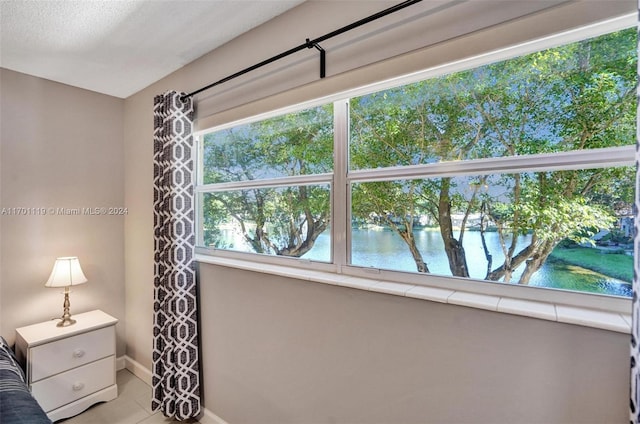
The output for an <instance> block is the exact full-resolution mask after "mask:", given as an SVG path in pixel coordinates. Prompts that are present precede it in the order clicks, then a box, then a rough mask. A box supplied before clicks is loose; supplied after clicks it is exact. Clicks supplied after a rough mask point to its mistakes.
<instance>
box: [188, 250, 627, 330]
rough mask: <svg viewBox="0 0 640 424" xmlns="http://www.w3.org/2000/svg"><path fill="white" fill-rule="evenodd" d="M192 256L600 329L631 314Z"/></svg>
mask: <svg viewBox="0 0 640 424" xmlns="http://www.w3.org/2000/svg"><path fill="white" fill-rule="evenodd" d="M195 259H196V261H197V262H200V263H207V264H212V265H220V266H226V267H230V268H237V269H243V270H247V271H254V272H261V273H267V274H273V275H279V276H282V277H289V278H296V279H299V280H306V281H312V282H316V283H323V284H330V285H334V286H341V287H349V288H353V289H359V290H367V291H372V292H378V293H385V294H390V295H396V296H404V297H410V298H414V299H422V300H427V301H431V302H439V303H448V304H452V305H458V306H466V307H470V308H477V309H485V310H488V311H493V312H500V313H505V314H512V315H520V316H525V317H529V318H537V319H543V320H547V321H555V322H560V323H565V324H574V325H580V326H584V327H592V328H599V329H602V330H609V331H615V332H618V333H625V334H630V333H631V314H623V313H617V312H607V311H601V310H597V309H592V308H586V307H578V306H569V305H564V304H560V303H551V302H540V301H532V300H524V299H517V298H513V297H502V296H497V295H487V294H478V293H471V292H466V291H459V290H453V289H444V288H437V287H428V286H423V285H414V284H405V283H397V282H389V281H380V280H375V279H370V278H362V277H354V276H349V275H345V274H335V273H332V272H324V271H315V270H308V269H299V268H292V267H286V266H282V265H273V264H265V263H259V262H252V261H247V260H241V259H231V258H223V257H216V256H209V255H203V254H196V255H195Z"/></svg>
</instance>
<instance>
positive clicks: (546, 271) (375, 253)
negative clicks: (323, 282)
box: [225, 229, 632, 297]
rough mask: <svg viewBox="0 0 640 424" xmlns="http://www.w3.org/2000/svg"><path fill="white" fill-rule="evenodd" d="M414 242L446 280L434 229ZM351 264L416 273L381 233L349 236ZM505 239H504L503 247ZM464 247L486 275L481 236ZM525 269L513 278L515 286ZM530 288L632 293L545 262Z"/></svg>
mask: <svg viewBox="0 0 640 424" xmlns="http://www.w3.org/2000/svg"><path fill="white" fill-rule="evenodd" d="M225 236H226V237H225V238H226V239H227V240H229V241H232V243H233V244H234V247H233V248H234V249H235V250H242V251H250V249H248V246H246V245H244V242H243V241H242V238H241V237H238V236H237V235H235V236H234V235H233V233H232V232H231V231H228V232H226V234H225ZM415 236H416V244H417V246H418V249H419V250H420V252H421V253H422V255H423V258H424V260H425V262H426V263H427V265H428V267H429V270H430V271H431V273H432V274H437V275H445V276H450V275H451V271H450V270H449V263H448V261H447V256H446V254H445V251H444V244H443V242H442V237H441V236H440V233H439V232H438V231H437V230H435V231H433V230H424V231H416V233H415ZM529 241H530V236H521V237H519V238H518V241H517V245H516V252H517V251H519V250H520V249H521V248H523V247H525V246H526V245H527V244H528V242H529ZM330 242H331V240H330V237H329V235H328V232H325V233H323V234H321V235H320V237H319V238H318V240H317V241H316V244H315V246H314V247H313V249H312V250H311V251H310V252H308V253H307V254H306V255H304V256H303V258H305V259H312V260H318V261H323V262H329V261H330ZM486 242H487V246H488V248H489V250H490V252H491V253H492V255H493V267H494V268H495V267H497V266H499V265H500V264H501V263H502V262H503V261H504V255H503V253H502V248H501V246H500V241H499V237H498V234H497V233H486ZM351 243H352V249H351V250H352V252H353V254H352V263H353V264H354V265H358V266H365V267H374V268H382V269H388V270H396V271H412V272H416V264H415V262H414V260H413V258H412V257H411V254H410V252H409V249H408V247H407V245H406V244H405V243H404V241H402V239H401V238H400V236H399V235H397V234H396V233H395V232H393V231H391V230H384V229H355V230H353V232H352V235H351ZM508 243H510V240H507V245H508ZM463 245H464V248H465V252H466V257H467V266H468V268H469V274H470V276H471V278H476V279H483V278H484V276H485V275H486V272H487V259H486V257H485V254H484V250H483V248H482V241H481V236H480V233H479V232H477V231H469V232H467V233H465V235H464V239H463ZM523 269H524V267H523V266H522V267H520V268H519V269H518V270H517V271H516V272H515V273H514V275H513V278H512V281H514V282H517V281H518V279H519V278H520V275H521V274H522V271H523ZM529 285H530V286H537V287H548V288H556V289H564V290H575V291H586V292H592V293H601V294H609V295H616V296H627V297H630V296H631V295H632V291H631V284H629V283H627V282H624V281H621V280H617V279H615V278H611V277H608V276H606V275H603V274H600V273H598V272H595V271H591V270H588V269H585V268H581V267H578V266H575V265H569V264H565V263H562V262H552V261H547V262H546V263H545V264H544V265H543V266H542V268H541V269H540V270H538V272H536V273H535V274H534V275H533V276H532V277H531V280H530V282H529Z"/></svg>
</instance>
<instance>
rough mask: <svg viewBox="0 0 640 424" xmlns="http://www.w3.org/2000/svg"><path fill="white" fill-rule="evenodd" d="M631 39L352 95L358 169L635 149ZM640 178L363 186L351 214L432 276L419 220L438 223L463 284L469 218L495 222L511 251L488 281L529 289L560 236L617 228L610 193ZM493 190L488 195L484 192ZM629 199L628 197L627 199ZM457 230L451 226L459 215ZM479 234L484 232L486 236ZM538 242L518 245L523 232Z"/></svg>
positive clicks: (580, 237) (622, 36) (627, 33)
mask: <svg viewBox="0 0 640 424" xmlns="http://www.w3.org/2000/svg"><path fill="white" fill-rule="evenodd" d="M636 62H637V57H636V34H635V31H634V29H629V30H624V31H619V32H617V33H613V34H608V35H604V36H601V37H597V38H594V39H590V40H585V41H582V42H579V43H574V44H570V45H566V46H562V47H558V48H553V49H548V50H545V51H541V52H538V53H534V54H530V55H526V56H521V57H518V58H515V59H511V60H506V61H503V62H498V63H494V64H490V65H486V66H482V67H480V68H476V69H473V70H468V71H464V72H458V73H455V74H451V75H446V76H442V77H439V78H434V79H430V80H427V81H423V82H419V83H416V84H411V85H408V86H404V87H400V88H396V89H391V90H387V91H385V92H380V93H375V94H372V95H368V96H364V97H360V98H357V99H352V101H351V111H352V115H351V117H352V127H353V129H352V134H351V148H350V158H351V162H350V166H351V167H352V168H354V169H363V168H377V167H389V166H407V165H416V164H427V163H433V162H436V161H442V162H451V161H456V160H472V159H477V158H486V157H500V156H514V155H528V154H536V153H551V152H560V151H572V150H579V149H591V148H600V147H611V146H621V145H630V144H633V143H634V142H635V86H636ZM632 172H633V170H631V169H628V168H624V169H591V170H574V171H563V172H554V173H549V172H538V173H531V174H527V173H525V174H514V175H502V176H479V177H478V178H477V179H476V180H477V181H475V183H473V184H472V181H471V179H472V178H469V181H468V182H467V184H466V185H467V186H468V187H463V185H465V184H462V183H461V182H460V181H459V180H454V179H452V178H449V177H446V178H432V179H427V180H409V181H392V182H383V183H363V184H358V185H355V186H354V188H353V203H354V206H353V214H354V216H355V217H356V218H360V219H363V218H366V217H368V216H370V215H372V214H373V215H376V216H379V217H382V218H383V220H384V221H385V222H386V223H387V224H388V225H389V226H390V227H391V228H392V229H393V230H394V231H396V232H397V233H398V234H399V235H400V236H401V237H402V239H403V240H404V241H405V242H406V244H407V246H408V248H409V251H410V252H411V254H412V256H413V258H414V260H415V262H416V266H417V270H418V271H419V272H429V267H428V264H427V263H425V260H424V258H423V257H422V255H421V253H420V252H419V250H418V249H417V247H416V244H415V238H414V236H413V234H412V233H413V227H412V225H413V223H414V222H416V220H417V219H418V217H419V216H420V215H421V214H428V215H430V216H431V218H432V219H433V220H434V221H435V222H437V224H438V225H439V227H440V233H441V236H442V239H443V242H444V246H445V252H446V255H447V258H448V261H449V268H450V270H451V273H452V275H454V276H461V277H468V276H469V271H468V267H467V259H466V254H465V251H464V248H463V243H462V242H463V238H464V234H465V230H466V229H467V225H468V219H469V217H470V215H471V214H472V213H480V214H481V217H482V219H481V225H480V226H481V230H482V231H484V229H485V227H486V225H487V223H489V222H491V223H493V224H494V225H495V226H496V230H497V231H498V234H499V239H500V245H501V249H502V253H503V255H504V261H503V262H502V263H501V264H495V267H492V265H493V263H492V261H493V259H492V258H493V255H492V253H491V252H489V251H488V248H487V247H486V244H483V245H484V247H485V256H486V258H487V262H488V264H489V266H488V269H487V275H486V278H487V279H489V280H503V281H510V280H511V276H512V274H513V273H514V271H515V270H516V269H517V268H519V267H520V266H524V267H525V268H524V271H523V272H522V275H521V277H520V280H519V283H522V284H526V283H528V282H529V280H530V278H531V276H532V275H533V274H534V273H535V272H536V271H537V270H539V269H540V267H541V266H542V265H543V264H544V262H545V260H546V259H547V257H548V256H549V254H550V253H551V251H552V250H553V248H554V247H555V246H556V245H557V244H558V243H559V242H560V241H561V240H563V239H565V238H570V239H575V240H577V241H585V240H586V237H588V235H589V234H590V232H593V231H594V229H596V230H597V229H598V228H607V227H609V226H610V224H611V223H612V222H613V219H614V210H613V208H612V204H611V198H612V197H614V198H616V199H618V200H619V201H623V202H624V201H625V199H623V198H622V197H621V196H623V195H622V194H621V193H620V192H618V193H617V194H616V192H615V191H612V190H613V189H614V188H615V187H616V186H618V187H619V186H620V183H619V182H620V181H621V180H623V181H629V178H630V175H631V174H632ZM484 186H487V187H488V190H487V191H486V192H483V191H482V190H480V188H481V187H484ZM628 195H629V193H626V194H625V195H624V197H625V198H626V199H627V200H628V198H629V196H628ZM454 213H455V214H458V215H461V216H462V217H463V218H462V221H461V224H460V225H458V226H457V228H456V226H454V225H453V220H452V216H453V214H454ZM483 234H484V233H483ZM523 234H531V241H530V243H529V244H528V245H527V246H525V247H524V248H518V247H517V244H516V241H517V239H518V236H519V235H523Z"/></svg>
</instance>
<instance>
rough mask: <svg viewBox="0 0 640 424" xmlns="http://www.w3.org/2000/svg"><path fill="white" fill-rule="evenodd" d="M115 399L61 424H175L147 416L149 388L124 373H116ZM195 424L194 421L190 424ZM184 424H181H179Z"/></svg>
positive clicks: (149, 411) (149, 410)
mask: <svg viewBox="0 0 640 424" xmlns="http://www.w3.org/2000/svg"><path fill="white" fill-rule="evenodd" d="M116 382H117V383H118V397H117V398H116V399H114V400H112V401H111V402H103V403H98V404H96V405H94V406H92V407H91V408H89V409H87V410H86V411H84V412H83V413H82V414H80V415H76V416H75V417H72V418H68V419H66V420H61V421H58V422H57V423H64V424H160V423H161V424H168V423H177V422H178V421H174V420H171V419H169V418H165V417H164V416H163V415H162V413H160V412H157V413H153V412H151V387H149V386H147V384H146V383H145V382H143V381H142V380H140V379H139V378H138V377H136V376H135V375H133V374H132V373H130V372H129V371H127V370H121V371H118V373H117V375H116ZM191 422H192V423H197V421H191ZM183 423H184V422H183Z"/></svg>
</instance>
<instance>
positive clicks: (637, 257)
mask: <svg viewBox="0 0 640 424" xmlns="http://www.w3.org/2000/svg"><path fill="white" fill-rule="evenodd" d="M638 10H639V12H638V16H639V17H640V0H638ZM638 28H639V29H640V25H639V26H638ZM639 34H640V31H639ZM638 51H639V52H640V44H639V46H638ZM639 70H640V67H639ZM638 75H639V76H640V72H638ZM637 90H638V95H637V104H636V120H637V121H638V117H640V85H639V86H638V87H637ZM636 131H637V134H636V198H635V205H634V207H633V215H634V217H635V218H634V229H635V232H634V240H633V300H632V306H631V318H632V319H631V402H630V422H631V424H638V423H640V346H639V345H638V344H639V343H640V299H638V296H640V231H639V229H640V216H638V215H639V212H640V170H639V169H638V166H639V164H640V122H638V125H636Z"/></svg>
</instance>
